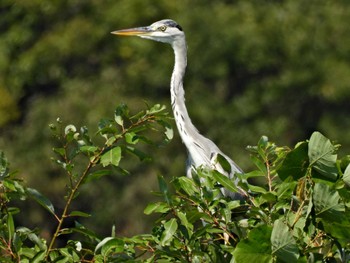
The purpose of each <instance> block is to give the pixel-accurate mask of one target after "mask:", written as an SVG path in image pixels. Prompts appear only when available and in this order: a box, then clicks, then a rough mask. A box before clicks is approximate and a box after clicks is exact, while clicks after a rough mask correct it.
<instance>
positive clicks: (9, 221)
mask: <svg viewBox="0 0 350 263" xmlns="http://www.w3.org/2000/svg"><path fill="white" fill-rule="evenodd" d="M6 223H7V232H8V235H9V240H12V238H13V236H14V234H15V223H14V221H13V216H12V214H11V213H7V222H6Z"/></svg>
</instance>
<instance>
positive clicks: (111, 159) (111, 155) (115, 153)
mask: <svg viewBox="0 0 350 263" xmlns="http://www.w3.org/2000/svg"><path fill="white" fill-rule="evenodd" d="M121 154H122V150H121V148H120V147H119V146H118V147H114V148H112V149H111V150H109V151H107V152H105V153H104V154H103V155H102V156H101V164H102V166H103V167H106V166H108V165H110V164H111V165H114V166H118V165H119V162H120V160H121Z"/></svg>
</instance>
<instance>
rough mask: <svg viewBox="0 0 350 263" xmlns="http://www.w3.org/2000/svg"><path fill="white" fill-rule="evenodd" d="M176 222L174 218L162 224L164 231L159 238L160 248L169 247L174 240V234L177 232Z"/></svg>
mask: <svg viewBox="0 0 350 263" xmlns="http://www.w3.org/2000/svg"><path fill="white" fill-rule="evenodd" d="M177 227H178V225H177V222H176V219H175V218H172V219H170V220H169V221H168V222H166V223H165V224H164V231H163V233H162V236H161V238H160V244H161V246H168V245H170V242H171V241H172V240H173V238H174V234H175V232H176V230H177Z"/></svg>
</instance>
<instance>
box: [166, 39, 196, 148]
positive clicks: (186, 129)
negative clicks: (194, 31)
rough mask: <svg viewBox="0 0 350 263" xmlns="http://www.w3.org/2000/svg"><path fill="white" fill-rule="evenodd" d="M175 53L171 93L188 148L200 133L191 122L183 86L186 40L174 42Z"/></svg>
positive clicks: (177, 119) (181, 133)
mask: <svg viewBox="0 0 350 263" xmlns="http://www.w3.org/2000/svg"><path fill="white" fill-rule="evenodd" d="M173 49H174V53H175V66H174V71H173V74H172V77H171V84H170V93H171V105H172V108H173V112H174V118H175V122H176V126H177V128H178V130H179V133H180V136H181V139H182V141H183V142H184V144H185V145H186V147H187V148H189V144H190V140H191V138H192V137H193V135H194V134H199V133H198V131H197V129H196V128H195V127H194V125H193V124H192V122H191V119H190V117H189V116H188V112H187V109H186V105H185V91H184V88H183V77H184V75H185V71H186V65H187V47H186V42H185V41H179V42H177V43H175V44H173Z"/></svg>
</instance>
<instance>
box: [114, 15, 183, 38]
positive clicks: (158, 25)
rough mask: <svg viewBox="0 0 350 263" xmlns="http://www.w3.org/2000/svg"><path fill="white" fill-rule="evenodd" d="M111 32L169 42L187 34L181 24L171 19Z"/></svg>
mask: <svg viewBox="0 0 350 263" xmlns="http://www.w3.org/2000/svg"><path fill="white" fill-rule="evenodd" d="M111 33H112V34H115V35H120V36H138V37H142V38H147V39H152V40H155V41H160V42H164V43H169V44H173V43H174V42H176V41H177V40H179V39H184V36H185V34H184V32H183V31H182V28H181V26H179V24H178V23H176V22H175V21H173V20H171V19H164V20H161V21H158V22H155V23H153V24H152V25H150V26H145V27H135V28H129V29H123V30H117V31H113V32H111Z"/></svg>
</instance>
